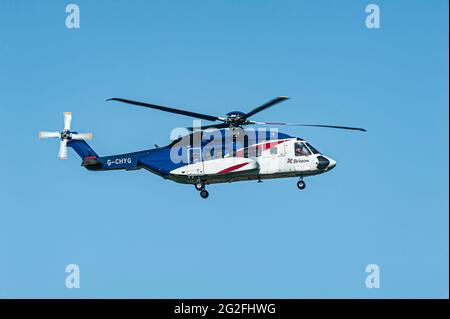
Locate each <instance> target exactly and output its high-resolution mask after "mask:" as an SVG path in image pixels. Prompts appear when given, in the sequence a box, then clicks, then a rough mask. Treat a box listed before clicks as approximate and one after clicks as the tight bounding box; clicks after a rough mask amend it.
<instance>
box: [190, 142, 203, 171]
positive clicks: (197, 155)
mask: <svg viewBox="0 0 450 319" xmlns="http://www.w3.org/2000/svg"><path fill="white" fill-rule="evenodd" d="M188 161H189V165H188V166H187V167H186V173H187V174H188V175H193V176H198V175H203V161H202V149H201V148H200V147H190V148H189V149H188Z"/></svg>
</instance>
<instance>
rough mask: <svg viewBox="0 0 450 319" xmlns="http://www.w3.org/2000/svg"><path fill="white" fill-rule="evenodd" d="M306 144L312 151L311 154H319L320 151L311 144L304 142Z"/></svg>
mask: <svg viewBox="0 0 450 319" xmlns="http://www.w3.org/2000/svg"><path fill="white" fill-rule="evenodd" d="M306 145H308V148H309V149H310V150H311V152H313V154H320V152H319V151H318V150H317V149H315V148H314V147H313V146H312V145H311V144H309V143H306Z"/></svg>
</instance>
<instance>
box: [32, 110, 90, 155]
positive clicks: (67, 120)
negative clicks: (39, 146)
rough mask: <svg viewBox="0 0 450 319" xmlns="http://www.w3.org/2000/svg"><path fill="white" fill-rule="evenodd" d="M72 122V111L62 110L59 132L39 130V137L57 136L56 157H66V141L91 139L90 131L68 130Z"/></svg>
mask: <svg viewBox="0 0 450 319" xmlns="http://www.w3.org/2000/svg"><path fill="white" fill-rule="evenodd" d="M71 123H72V113H71V112H64V129H63V130H62V131H61V132H47V131H40V132H39V134H38V137H39V139H48V138H59V139H60V140H61V141H60V142H59V151H58V158H59V159H60V160H65V159H67V143H68V142H69V141H71V140H91V139H92V133H77V132H72V131H71V130H70V126H71Z"/></svg>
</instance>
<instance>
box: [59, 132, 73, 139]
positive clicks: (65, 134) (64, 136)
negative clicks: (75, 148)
mask: <svg viewBox="0 0 450 319" xmlns="http://www.w3.org/2000/svg"><path fill="white" fill-rule="evenodd" d="M70 138H71V133H70V131H69V130H64V131H62V132H61V139H62V140H69V139H70Z"/></svg>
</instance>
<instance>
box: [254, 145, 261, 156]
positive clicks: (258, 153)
mask: <svg viewBox="0 0 450 319" xmlns="http://www.w3.org/2000/svg"><path fill="white" fill-rule="evenodd" d="M260 156H261V145H256V147H255V157H260Z"/></svg>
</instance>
